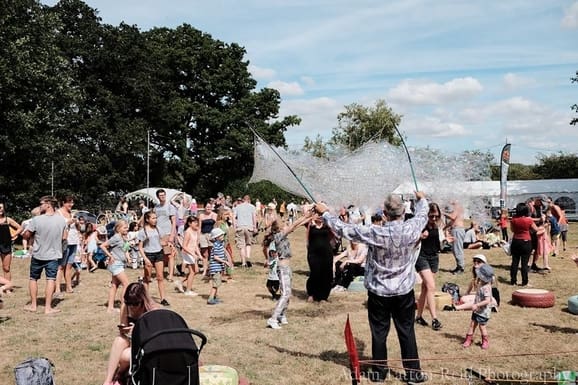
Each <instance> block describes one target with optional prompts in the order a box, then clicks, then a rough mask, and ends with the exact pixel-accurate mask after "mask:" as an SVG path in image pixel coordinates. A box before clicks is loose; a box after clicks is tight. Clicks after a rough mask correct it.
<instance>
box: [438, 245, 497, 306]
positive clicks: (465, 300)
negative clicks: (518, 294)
mask: <svg viewBox="0 0 578 385" xmlns="http://www.w3.org/2000/svg"><path fill="white" fill-rule="evenodd" d="M473 262H474V266H473V267H472V276H473V277H472V280H471V281H470V284H469V286H468V289H467V290H466V292H465V294H464V295H462V296H461V297H460V303H459V304H457V305H445V306H444V308H443V310H444V311H456V310H472V307H473V305H474V302H475V299H476V295H475V294H476V291H477V290H478V287H477V284H478V278H477V275H476V270H477V269H478V268H479V267H480V266H482V265H485V264H487V263H488V260H487V259H486V256H485V255H483V254H477V255H474V256H473ZM495 285H496V277H495V276H494V277H493V278H492V286H493V287H492V302H491V307H492V311H495V312H497V311H498V307H499V306H500V291H499V290H498V288H497V287H495Z"/></svg>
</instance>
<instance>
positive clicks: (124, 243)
mask: <svg viewBox="0 0 578 385" xmlns="http://www.w3.org/2000/svg"><path fill="white" fill-rule="evenodd" d="M127 234H128V223H127V222H126V221H125V220H123V219H121V220H119V221H117V222H116V225H115V226H114V235H113V236H112V237H111V238H110V239H109V240H107V241H105V242H104V243H102V244H101V245H100V248H101V249H102V251H103V252H104V254H105V255H106V256H107V257H108V260H107V269H108V271H110V273H111V274H112V285H111V286H110V290H109V291H108V308H107V312H109V313H112V312H114V299H115V298H116V292H117V289H118V287H119V286H121V285H122V289H123V292H122V295H121V298H122V297H123V296H124V290H126V287H127V286H128V277H127V275H126V273H125V272H124V266H125V265H126V263H127V261H128V258H127V256H128V250H129V249H130V244H129V242H128V239H127Z"/></svg>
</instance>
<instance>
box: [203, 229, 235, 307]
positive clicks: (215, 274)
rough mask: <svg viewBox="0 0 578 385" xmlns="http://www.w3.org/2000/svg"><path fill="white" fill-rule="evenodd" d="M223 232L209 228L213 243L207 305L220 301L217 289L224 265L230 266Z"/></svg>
mask: <svg viewBox="0 0 578 385" xmlns="http://www.w3.org/2000/svg"><path fill="white" fill-rule="evenodd" d="M224 239H225V232H224V231H223V230H221V229H220V228H218V227H217V228H214V229H213V230H211V235H210V240H211V242H212V243H213V247H212V248H211V254H210V258H209V275H210V277H211V291H210V292H209V299H208V300H207V304H208V305H217V304H219V303H221V302H222V301H221V300H220V299H218V298H217V290H218V289H219V286H221V282H222V276H223V271H224V267H223V266H224V265H226V266H229V267H231V262H230V258H229V257H228V256H227V254H228V253H227V251H226V250H225V244H224V243H223V240H224Z"/></svg>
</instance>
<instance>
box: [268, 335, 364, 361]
mask: <svg viewBox="0 0 578 385" xmlns="http://www.w3.org/2000/svg"><path fill="white" fill-rule="evenodd" d="M344 343H345V342H344ZM355 345H356V347H357V353H358V354H359V352H363V351H364V350H365V342H363V341H361V340H359V339H357V338H355ZM265 346H268V347H270V348H272V349H275V350H276V351H278V352H279V353H283V354H288V355H290V356H293V357H305V358H313V359H318V360H321V361H326V362H333V363H334V364H337V365H341V366H345V367H347V368H349V354H348V353H347V351H346V350H344V351H343V352H338V351H335V350H326V351H323V352H321V353H319V354H313V353H304V352H302V351H296V350H290V349H287V348H284V347H281V346H275V345H271V344H266V345H265ZM370 359H371V358H370V357H365V356H362V355H359V360H360V361H364V360H370Z"/></svg>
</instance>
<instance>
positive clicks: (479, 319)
mask: <svg viewBox="0 0 578 385" xmlns="http://www.w3.org/2000/svg"><path fill="white" fill-rule="evenodd" d="M489 320H490V319H489V318H487V317H484V316H481V315H479V314H477V313H473V312H472V321H475V322H477V323H478V324H479V325H485V324H487V323H488V321H489Z"/></svg>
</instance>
